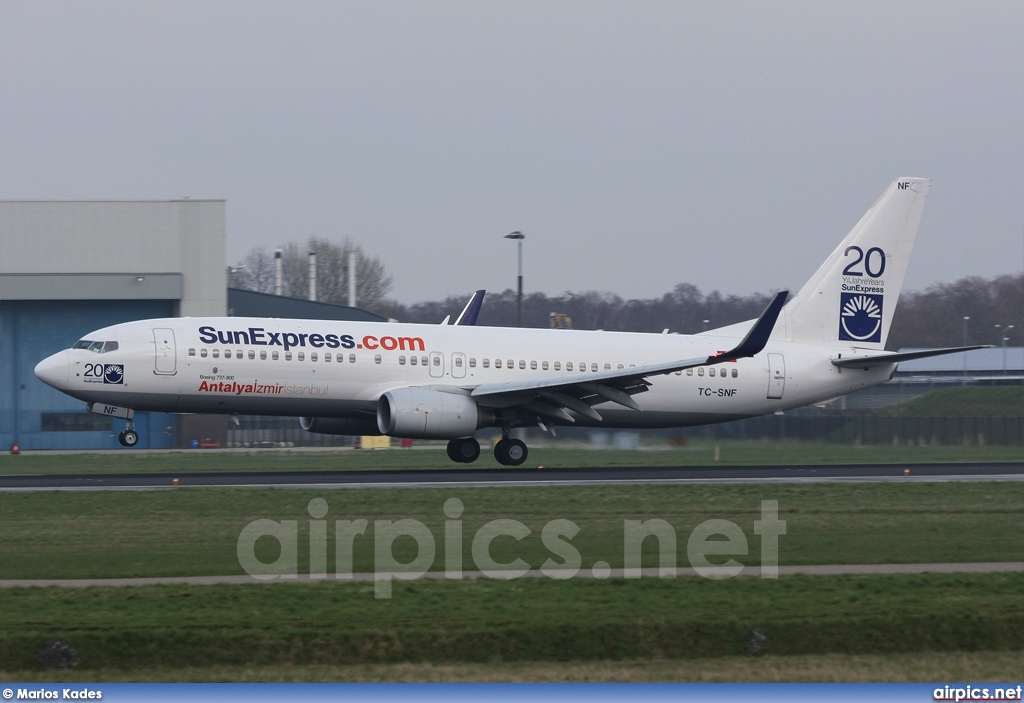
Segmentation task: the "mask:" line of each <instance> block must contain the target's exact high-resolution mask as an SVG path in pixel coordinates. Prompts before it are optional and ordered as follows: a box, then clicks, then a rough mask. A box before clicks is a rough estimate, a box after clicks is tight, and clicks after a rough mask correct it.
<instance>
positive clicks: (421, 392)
mask: <svg viewBox="0 0 1024 703" xmlns="http://www.w3.org/2000/svg"><path fill="white" fill-rule="evenodd" d="M493 421H494V413H493V412H492V411H490V410H488V409H487V408H480V407H478V406H477V404H476V401H474V400H473V399H472V398H470V397H469V396H466V395H459V394H457V393H444V392H442V391H435V390H431V389H429V388H396V389H394V390H392V391H388V392H387V393H385V394H384V395H382V396H381V397H380V400H379V401H378V403H377V429H378V430H379V431H380V432H381V433H382V434H386V435H390V436H392V437H409V438H411V439H455V438H456V437H469V436H470V435H472V434H473V433H474V432H476V431H477V430H478V429H479V428H481V427H484V426H486V425H489V424H491V423H492V422H493Z"/></svg>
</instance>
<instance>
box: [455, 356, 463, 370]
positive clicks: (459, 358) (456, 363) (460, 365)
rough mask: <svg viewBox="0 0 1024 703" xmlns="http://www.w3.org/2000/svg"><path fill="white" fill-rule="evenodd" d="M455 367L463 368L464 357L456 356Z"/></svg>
mask: <svg viewBox="0 0 1024 703" xmlns="http://www.w3.org/2000/svg"><path fill="white" fill-rule="evenodd" d="M455 367H456V368H460V369H461V368H462V357H461V356H457V357H455Z"/></svg>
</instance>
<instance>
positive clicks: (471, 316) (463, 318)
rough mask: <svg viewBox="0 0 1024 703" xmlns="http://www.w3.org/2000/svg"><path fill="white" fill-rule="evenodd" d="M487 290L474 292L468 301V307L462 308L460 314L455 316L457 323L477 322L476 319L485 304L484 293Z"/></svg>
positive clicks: (471, 323) (467, 324)
mask: <svg viewBox="0 0 1024 703" xmlns="http://www.w3.org/2000/svg"><path fill="white" fill-rule="evenodd" d="M485 293H487V291H486V290H478V291H477V292H475V293H473V297H472V298H470V299H469V302H468V303H466V307H464V308H463V309H462V312H460V313H459V316H458V317H457V318H455V324H456V325H466V326H473V325H475V324H476V319H477V318H478V317H480V308H481V307H483V304H484V294H485Z"/></svg>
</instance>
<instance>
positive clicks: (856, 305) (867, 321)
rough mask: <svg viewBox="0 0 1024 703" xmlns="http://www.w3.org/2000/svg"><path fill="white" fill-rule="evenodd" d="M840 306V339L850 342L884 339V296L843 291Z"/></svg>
mask: <svg viewBox="0 0 1024 703" xmlns="http://www.w3.org/2000/svg"><path fill="white" fill-rule="evenodd" d="M839 306H840V316H839V339H841V340H844V341H850V342H880V341H881V340H882V296H880V295H869V294H865V293H843V294H842V296H841V299H840V301H839Z"/></svg>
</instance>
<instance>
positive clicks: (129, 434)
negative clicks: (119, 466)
mask: <svg viewBox="0 0 1024 703" xmlns="http://www.w3.org/2000/svg"><path fill="white" fill-rule="evenodd" d="M117 439H118V441H119V442H121V444H123V445H124V446H126V447H134V446H135V445H136V444H138V443H139V433H138V432H136V431H135V430H125V431H124V432H122V433H121V434H119V435H118V436H117Z"/></svg>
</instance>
